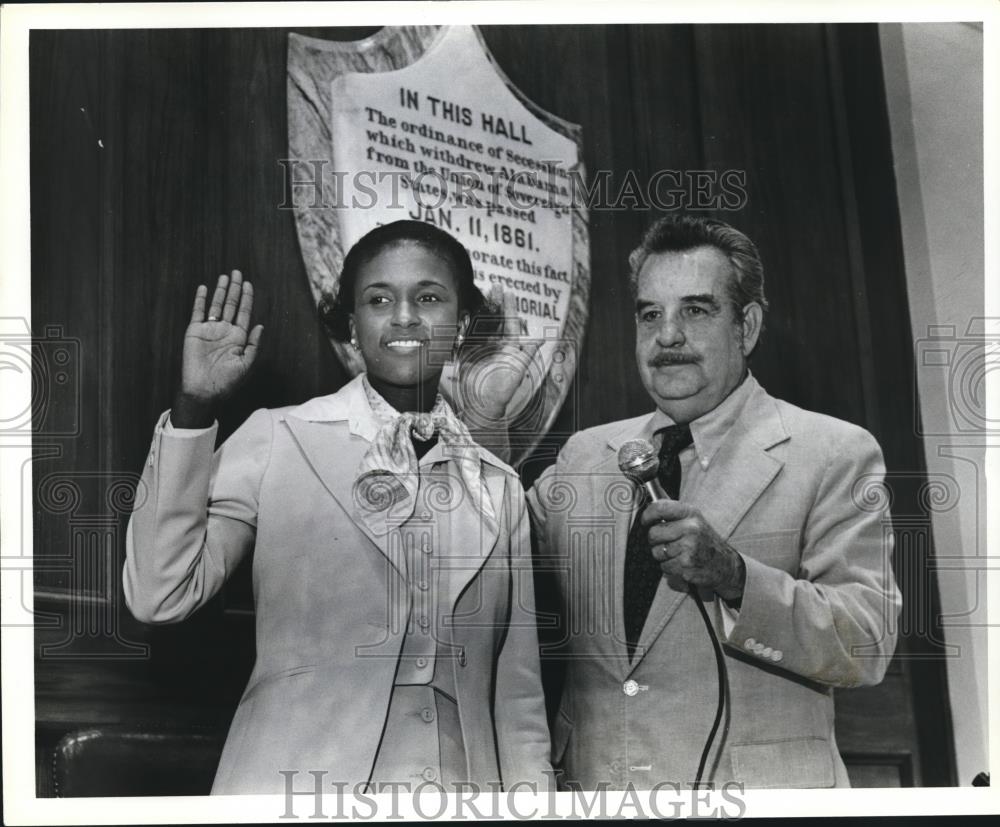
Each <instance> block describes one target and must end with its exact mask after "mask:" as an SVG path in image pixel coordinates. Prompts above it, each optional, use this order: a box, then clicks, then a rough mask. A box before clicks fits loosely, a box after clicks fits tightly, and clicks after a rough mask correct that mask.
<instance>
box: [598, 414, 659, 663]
mask: <svg viewBox="0 0 1000 827" xmlns="http://www.w3.org/2000/svg"><path fill="white" fill-rule="evenodd" d="M651 419H652V417H651V416H645V417H638V418H636V419H631V420H628V421H627V422H626V423H624V427H623V428H622V430H621V431H619V432H618V433H617V434H615V435H614V436H612V437H611V438H610V439H609V440H608V449H609V451H610V453H609V454H608V456H606V457H604V458H603V459H602V460H601V461H600V462H599V463H598V464H597V465H595V466H594V468H593V470H592V472H591V475H592V476H591V480H592V485H593V490H592V502H593V503H594V507H595V509H598V510H600V509H601V508H602V506H603V507H604V508H608V509H610V511H611V517H612V520H613V526H612V530H613V533H612V535H611V538H610V550H611V560H610V566H611V571H610V572H609V571H608V564H607V563H603V561H602V553H603V550H602V549H601V548H600V547H598V548H595V549H594V553H595V555H596V558H595V560H594V566H595V568H596V569H598V571H592V572H589V573H588V578H589V580H588V582H591V583H601V582H604V583H607V584H608V588H610V589H611V599H610V601H607V603H610V608H611V611H612V612H613V615H612V617H611V621H612V630H613V631H612V634H610V635H602V636H600V637H599V638H598V639H596V640H595V641H594V644H595V646H598V647H600V646H601V645H602V644H601V641H603V642H604V645H605V646H606V647H607V649H606V654H607V656H608V658H609V659H610V660H611V661H612V662H613V663H614V664H615V667H616V669H615V673H616V674H618V675H620V676H621V677H622V678H623V679H624V677H625V676H626V675H627V673H628V672H629V671H631V668H632V667H631V666H630V665H629V657H628V648H627V647H626V645H625V601H624V597H625V550H626V546H627V545H628V535H629V531H630V529H631V528H632V522H633V520H634V519H635V515H636V512H637V511H638V508H639V503H640V502H641V501H642V497H641V496H640V493H639V492H640V489H639V487H638V486H636V485H634V484H632V483H630V482H628V480H627V479H626V478H625V477H624V476H623V475H622V473H621V470H620V469H619V468H618V449H619V448H620V447H621V446H622V445H623V444H624V443H625V442H627V441H628V440H630V439H639V438H645V439H648V438H649V437H650V436H651V425H650V421H651ZM619 492H620V493H619ZM626 492H628V495H627V496H625V494H626ZM602 499H603V502H602ZM602 574H603V576H602ZM608 575H610V576H608ZM607 603H606V605H607ZM596 620H598V621H599V620H600V618H596Z"/></svg>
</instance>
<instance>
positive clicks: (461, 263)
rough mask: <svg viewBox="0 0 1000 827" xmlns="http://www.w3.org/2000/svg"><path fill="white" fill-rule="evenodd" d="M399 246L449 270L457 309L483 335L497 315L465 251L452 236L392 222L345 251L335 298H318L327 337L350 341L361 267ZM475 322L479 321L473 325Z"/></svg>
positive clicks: (425, 226)
mask: <svg viewBox="0 0 1000 827" xmlns="http://www.w3.org/2000/svg"><path fill="white" fill-rule="evenodd" d="M400 244H419V245H420V246H422V247H423V248H424V249H426V250H428V251H430V252H431V253H433V254H434V255H436V256H438V257H439V258H441V259H443V260H444V261H445V262H446V263H447V264H448V266H449V267H450V268H451V272H452V274H453V275H454V276H455V282H456V284H457V285H458V306H459V310H460V311H461V312H467V313H469V315H470V317H471V318H472V323H470V328H471V329H473V330H476V331H477V332H481V333H485V332H488V331H486V330H484V324H485V318H486V317H489V318H492V317H495V316H498V315H499V311H498V309H497V308H495V307H493V305H492V304H491V303H490V302H489V300H488V299H487V298H486V297H485V296H484V295H483V294H482V291H481V290H480V289H479V287H477V286H476V279H475V274H474V271H473V269H472V259H471V258H469V251H468V250H466V249H465V247H464V246H463V245H462V243H461V242H460V241H458V240H457V239H456V238H455V237H454V236H452V235H450V234H449V233H447V232H445V231H444V230H442V229H440V228H439V227H435V226H434V225H433V224H427V223H425V222H423V221H412V220H403V221H393V222H392V223H391V224H382V225H381V226H378V227H376V228H375V229H374V230H371V231H369V232H368V233H366V234H365V235H363V236H362V237H361V238H360V239H358V241H357V242H356V243H355V244H354V246H353V247H351V249H350V250H349V251H348V252H347V255H346V256H345V257H344V266H343V269H342V270H341V273H340V285H339V287H338V289H337V295H336V296H332V295H329V294H327V295H324V296H323V297H322V298H321V299H320V303H319V314H320V318H321V319H322V320H323V324H324V325H325V326H326V329H327V331H328V332H329V333H330V335H331V336H332V337H333V338H335V339H337V340H339V341H342V342H346V341H347V340H348V339H350V338H351V328H350V316H351V313H353V312H354V289H355V285H356V284H357V281H358V275H359V273H360V272H361V270H362V268H363V267H364V266H365V265H366V264H368V263H369V262H370V261H372V259H374V258H375V257H376V256H377V255H378V254H379V253H381V252H383V251H384V250H388V249H390V248H392V247H395V246H397V245H400ZM477 320H481V321H480V322H479V324H478V325H477V324H476V321H477Z"/></svg>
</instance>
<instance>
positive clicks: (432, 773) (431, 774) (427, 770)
mask: <svg viewBox="0 0 1000 827" xmlns="http://www.w3.org/2000/svg"><path fill="white" fill-rule="evenodd" d="M420 775H421V776H422V777H423V779H424V781H435V780H436V779H437V777H438V774H437V770H436V769H434V767H424V771H423V772H422V773H420Z"/></svg>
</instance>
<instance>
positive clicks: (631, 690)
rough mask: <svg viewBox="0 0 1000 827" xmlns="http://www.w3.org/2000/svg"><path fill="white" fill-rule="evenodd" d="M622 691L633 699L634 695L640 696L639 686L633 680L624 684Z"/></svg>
mask: <svg viewBox="0 0 1000 827" xmlns="http://www.w3.org/2000/svg"><path fill="white" fill-rule="evenodd" d="M622 691H623V692H624V693H625V694H626V695H628V696H629V697H630V698H631V697H632V696H633V695H638V694H639V684H637V683H636V682H635V681H633V680H627V681H625V683H624V684H622Z"/></svg>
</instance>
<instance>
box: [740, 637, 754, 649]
mask: <svg viewBox="0 0 1000 827" xmlns="http://www.w3.org/2000/svg"><path fill="white" fill-rule="evenodd" d="M756 645H757V641H756V640H754V639H753V638H752V637H748V638H747V640H746V643H744V644H743V648H744V649H746V650H747V651H748V652H752V651H753V647H754V646H756Z"/></svg>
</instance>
